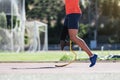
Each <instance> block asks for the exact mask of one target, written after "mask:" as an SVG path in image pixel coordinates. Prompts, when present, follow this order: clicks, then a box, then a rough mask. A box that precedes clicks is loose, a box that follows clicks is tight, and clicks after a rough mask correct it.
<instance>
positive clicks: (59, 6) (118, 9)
mask: <svg viewBox="0 0 120 80" xmlns="http://www.w3.org/2000/svg"><path fill="white" fill-rule="evenodd" d="M80 5H81V9H82V11H83V16H82V19H81V22H80V32H79V33H78V35H79V36H80V37H82V38H83V39H85V40H86V41H88V42H89V41H90V40H93V39H94V38H93V36H94V30H95V29H97V35H98V36H97V41H98V43H120V36H119V34H120V28H119V25H120V14H119V13H120V0H81V2H80ZM26 15H27V19H28V20H34V19H37V20H40V21H42V22H45V23H47V24H48V39H49V44H56V43H59V36H60V32H61V30H62V28H63V20H64V16H65V10H64V4H63V3H62V0H26Z"/></svg>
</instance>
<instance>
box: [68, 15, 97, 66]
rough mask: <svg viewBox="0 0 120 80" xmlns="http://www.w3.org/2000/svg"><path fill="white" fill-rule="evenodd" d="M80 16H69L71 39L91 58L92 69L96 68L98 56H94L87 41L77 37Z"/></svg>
mask: <svg viewBox="0 0 120 80" xmlns="http://www.w3.org/2000/svg"><path fill="white" fill-rule="evenodd" d="M79 19H80V15H79V14H71V15H69V20H68V21H69V22H68V23H69V24H68V32H69V37H70V39H71V40H72V41H73V42H75V43H76V44H77V45H79V47H81V48H82V49H83V50H84V51H85V52H86V53H87V54H88V56H89V57H90V61H91V64H90V67H92V66H94V65H95V63H96V60H97V55H96V54H93V53H92V52H91V50H90V49H89V47H88V46H87V44H86V43H85V41H84V40H83V39H81V38H80V37H78V36H77V34H78V23H79Z"/></svg>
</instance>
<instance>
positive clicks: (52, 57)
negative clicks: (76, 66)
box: [0, 51, 120, 62]
mask: <svg viewBox="0 0 120 80" xmlns="http://www.w3.org/2000/svg"><path fill="white" fill-rule="evenodd" d="M75 52H76V53H77V55H78V57H77V58H78V60H79V59H80V60H82V59H88V56H87V54H86V53H85V52H83V51H75ZM92 52H93V53H96V54H98V56H99V57H105V56H107V55H110V54H120V51H92ZM63 56H68V57H73V56H74V55H73V53H72V52H70V51H41V52H20V53H15V52H0V61H4V62H5V61H60V59H61V58H62V57H63Z"/></svg>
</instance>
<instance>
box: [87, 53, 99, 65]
mask: <svg viewBox="0 0 120 80" xmlns="http://www.w3.org/2000/svg"><path fill="white" fill-rule="evenodd" d="M97 57H98V56H97V55H96V54H94V55H93V56H92V57H90V62H91V64H90V66H89V67H93V66H94V65H95V63H96V61H97Z"/></svg>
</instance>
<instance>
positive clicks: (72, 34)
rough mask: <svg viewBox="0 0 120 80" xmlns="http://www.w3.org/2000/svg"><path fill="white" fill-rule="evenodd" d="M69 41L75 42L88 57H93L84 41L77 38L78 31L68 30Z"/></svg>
mask: <svg viewBox="0 0 120 80" xmlns="http://www.w3.org/2000/svg"><path fill="white" fill-rule="evenodd" d="M68 32H69V36H70V39H71V40H72V41H73V42H75V43H76V44H77V45H79V47H81V48H82V49H83V50H84V51H85V52H86V53H87V54H88V55H89V57H92V56H93V53H92V52H91V50H90V49H89V47H88V46H87V44H86V43H85V41H84V40H83V39H81V38H79V37H78V36H77V33H78V30H77V29H68Z"/></svg>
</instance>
